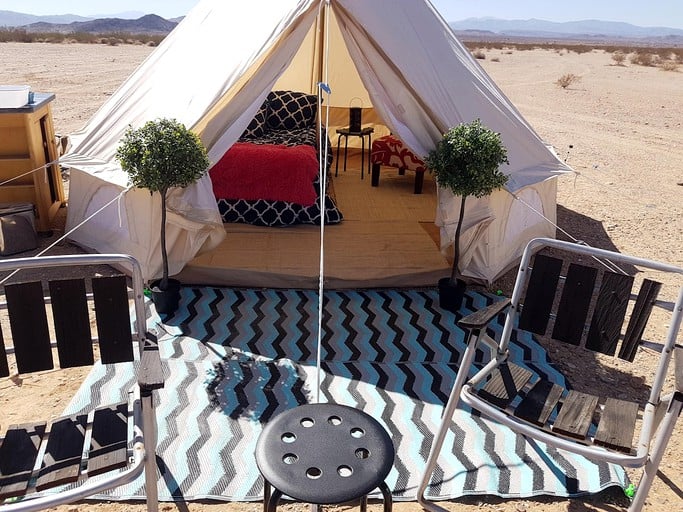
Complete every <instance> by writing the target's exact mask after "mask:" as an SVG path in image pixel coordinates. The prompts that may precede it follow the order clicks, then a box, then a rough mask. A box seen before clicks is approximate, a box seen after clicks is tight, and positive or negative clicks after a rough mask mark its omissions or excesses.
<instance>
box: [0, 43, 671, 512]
mask: <svg viewBox="0 0 683 512" xmlns="http://www.w3.org/2000/svg"><path fill="white" fill-rule="evenodd" d="M151 51H152V48H149V47H146V46H135V45H119V46H106V45H82V44H40V43H32V44H23V43H2V44H0V63H1V65H0V83H3V84H30V85H31V87H32V89H33V90H34V91H40V92H53V93H55V94H56V96H57V99H56V101H55V102H54V104H53V115H54V123H55V127H56V130H57V132H58V133H60V134H69V133H72V132H74V131H76V130H78V129H79V128H81V127H82V126H83V125H84V123H85V122H86V121H87V120H88V118H89V117H90V116H91V115H92V114H93V113H94V112H95V111H96V110H97V108H98V107H99V106H100V105H101V104H102V102H103V101H104V100H105V99H106V98H107V97H108V96H109V95H111V94H112V92H113V91H114V90H115V89H116V88H117V87H118V86H119V85H120V84H121V83H122V81H123V80H125V78H126V77H127V76H128V75H129V74H130V72H131V71H132V70H133V69H135V67H136V66H137V65H138V64H139V63H140V62H142V61H143V60H144V58H145V57H147V55H149V54H150V52H151ZM484 53H485V56H486V58H485V59H483V60H479V61H478V62H480V63H481V64H482V65H483V67H484V68H485V69H486V71H487V72H488V73H489V74H490V75H491V77H492V78H493V79H494V80H495V81H496V82H497V84H498V85H499V86H500V88H501V89H502V90H503V92H504V93H505V94H506V95H507V96H508V97H509V98H510V99H511V100H512V102H513V103H514V104H515V105H516V106H517V107H518V109H519V111H520V112H521V114H522V115H523V116H524V117H525V118H526V119H527V121H528V122H529V123H530V124H531V126H533V127H534V128H535V130H536V131H537V133H538V134H539V136H540V137H541V138H542V139H543V140H545V141H546V142H547V143H548V144H550V145H552V146H553V147H554V148H555V149H556V151H557V152H558V154H559V155H560V156H561V157H562V158H563V159H566V161H567V162H568V163H569V164H570V165H571V166H572V167H573V168H574V169H575V170H576V173H575V174H572V175H568V176H564V177H562V178H560V179H559V183H558V226H559V229H560V230H561V231H562V232H566V233H568V235H569V236H571V237H573V238H576V239H579V240H584V241H586V242H588V243H589V244H591V245H595V246H599V247H616V248H617V249H618V250H619V251H622V252H628V253H632V254H637V255H640V256H644V257H655V258H657V259H660V260H663V261H666V262H669V263H672V264H676V265H683V186H681V184H682V183H683V165H682V163H683V94H682V93H681V91H683V73H681V72H678V71H663V70H661V69H659V68H656V67H643V66H636V65H633V64H630V63H629V62H628V60H627V61H626V62H625V65H623V66H618V65H616V64H615V62H614V61H613V60H612V59H611V54H609V53H606V52H604V51H602V50H594V51H592V52H589V53H582V54H576V53H570V52H566V51H559V52H558V51H554V50H541V49H538V50H532V51H519V50H487V51H485V52H484ZM567 73H572V74H574V75H577V76H579V77H580V81H578V82H576V83H574V84H572V85H570V86H569V87H567V88H564V89H563V88H561V87H559V86H558V85H556V84H555V82H556V81H557V80H558V78H560V76H562V75H564V74H567ZM504 285H505V282H504V280H502V281H501V287H502V288H504ZM662 329H663V327H662ZM638 357H639V359H638V364H637V365H636V366H637V368H636V369H635V370H632V371H633V374H632V380H631V385H632V386H633V387H634V388H637V386H638V382H639V379H640V378H641V377H646V376H647V375H648V374H649V372H651V371H652V368H653V361H654V360H655V357H654V354H649V353H647V352H644V353H642V354H640V355H639V356H638ZM601 364H618V363H614V362H612V361H611V360H608V361H602V362H601ZM571 370H572V369H571V368H569V369H568V371H569V372H570V373H571ZM574 370H576V368H574ZM46 380H47V381H50V380H51V381H52V382H53V384H54V386H55V387H59V388H60V391H63V393H53V394H51V395H50V396H49V399H47V398H48V397H45V398H46V400H45V402H46V405H45V413H44V416H49V415H53V416H56V415H58V414H59V413H60V411H61V410H62V409H63V407H64V405H65V404H66V403H67V401H68V399H69V397H70V396H71V395H70V393H71V392H72V390H73V389H74V388H75V386H77V384H78V380H79V378H78V376H77V375H75V376H70V377H64V376H62V375H61V374H60V373H59V372H53V373H50V372H46V373H44V374H41V375H39V376H32V377H28V378H25V379H17V380H15V381H11V383H3V384H0V410H1V411H2V412H0V424H3V425H6V424H7V423H10V422H11V423H15V422H21V421H23V420H28V419H30V418H31V417H32V416H33V414H32V413H33V412H35V411H34V410H33V407H26V405H25V404H22V403H20V401H19V400H17V399H16V396H17V393H14V392H13V386H19V385H21V386H24V387H31V386H34V385H37V384H39V381H42V382H43V383H44V382H45V381H46ZM589 380H590V382H591V383H592V384H594V385H595V386H612V385H614V383H608V382H604V381H602V380H600V379H597V378H596V379H590V377H589ZM62 395H63V396H62ZM22 405H23V406H22ZM6 411H11V412H6ZM681 436H683V422H682V421H679V424H678V426H677V428H676V431H675V433H674V438H673V441H672V442H671V443H670V445H669V448H668V451H667V453H666V455H665V458H664V460H663V462H662V464H661V466H660V472H659V475H658V478H657V479H656V481H655V484H654V486H653V488H652V490H651V492H650V496H649V499H648V504H647V506H646V507H645V510H646V511H647V512H659V511H665V510H666V511H673V510H680V509H683V446H682V445H681V443H680V442H678V443H677V442H676V440H680V439H681ZM631 476H632V478H633V479H634V480H635V481H636V482H637V479H638V478H639V473H638V472H633V473H631ZM443 505H444V506H445V507H447V508H448V509H449V510H463V511H474V510H497V511H504V512H524V511H531V510H533V511H545V512H561V511H564V512H569V511H570V512H580V511H588V510H597V511H603V512H618V511H620V510H625V509H626V507H627V506H628V502H627V500H626V499H625V498H624V497H623V495H622V494H621V493H620V492H619V491H618V490H612V491H608V492H605V493H602V494H601V495H598V496H593V497H586V498H579V499H571V500H568V499H556V498H538V499H524V500H500V499H498V498H494V497H473V498H472V497H470V498H464V499H462V500H457V501H454V502H446V503H443ZM260 507H261V504H260V503H246V504H241V503H223V502H220V503H194V502H193V503H187V504H186V503H179V504H173V503H162V504H161V507H160V508H161V510H164V511H171V510H190V511H201V512H212V511H214V510H232V511H239V512H246V511H252V510H260ZM372 507H373V508H374V507H378V506H377V505H373V506H372ZM395 507H396V509H397V510H403V511H408V510H410V511H413V510H419V509H420V507H419V506H418V505H417V504H416V503H400V504H395ZM283 508H284V509H286V510H305V509H307V506H304V505H297V504H293V505H286V506H285V507H283ZM143 509H144V506H143V505H141V504H138V503H134V504H131V503H97V504H92V503H87V504H78V505H71V506H65V507H61V508H60V510H64V511H76V510H101V511H105V512H119V511H123V510H143ZM377 510H379V508H377Z"/></svg>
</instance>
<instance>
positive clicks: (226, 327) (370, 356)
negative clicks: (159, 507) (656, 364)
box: [67, 287, 626, 501]
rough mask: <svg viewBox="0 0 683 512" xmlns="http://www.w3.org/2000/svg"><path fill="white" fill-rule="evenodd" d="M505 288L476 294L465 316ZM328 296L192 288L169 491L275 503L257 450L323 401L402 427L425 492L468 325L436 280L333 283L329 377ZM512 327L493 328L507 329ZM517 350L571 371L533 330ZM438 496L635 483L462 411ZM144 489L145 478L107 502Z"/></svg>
mask: <svg viewBox="0 0 683 512" xmlns="http://www.w3.org/2000/svg"><path fill="white" fill-rule="evenodd" d="M493 300H495V297H489V296H485V295H482V294H479V293H475V292H468V294H467V296H466V300H465V303H464V305H463V308H462V313H465V314H466V313H469V312H471V311H473V310H475V309H478V308H480V307H482V306H485V305H486V304H489V303H491V301H493ZM317 311H318V302H317V293H316V292H314V291H297V290H253V289H246V290H240V289H228V288H207V287H201V288H199V287H198V288H184V289H183V292H182V301H181V307H180V309H179V311H178V312H177V313H176V314H175V315H173V316H172V317H170V318H164V320H163V322H162V320H161V319H160V318H159V317H158V316H157V315H156V314H155V313H154V312H153V311H152V312H151V313H150V316H149V318H148V325H149V327H150V329H154V330H156V331H157V333H158V334H159V335H160V350H161V354H162V358H164V359H165V363H164V364H165V365H166V375H167V380H166V385H165V389H163V390H162V391H161V393H160V394H159V405H158V409H157V416H158V418H159V444H158V454H159V460H160V461H161V463H160V467H161V470H162V471H161V473H162V474H161V476H160V485H159V490H160V499H161V500H195V499H207V498H208V499H219V500H234V501H250V500H260V499H262V492H263V482H262V479H261V478H260V475H259V473H258V469H257V467H256V463H255V459H254V447H255V444H256V440H257V438H258V436H259V433H260V432H261V430H262V426H263V425H264V424H265V423H267V422H268V420H269V419H270V418H272V417H273V416H274V415H276V414H278V413H279V412H282V411H284V410H287V409H289V408H292V407H295V406H297V405H298V404H303V403H307V402H313V401H315V400H316V395H317V389H316V388H317V383H318V382H320V395H319V396H320V398H319V400H320V401H322V402H328V401H329V402H336V403H340V404H345V405H350V406H353V407H357V408H359V409H362V410H364V411H366V412H368V413H369V414H371V415H372V416H373V417H375V418H377V419H379V421H380V422H381V423H382V424H383V425H384V426H385V428H386V429H387V430H388V431H389V432H390V434H391V436H392V439H393V441H394V444H395V447H396V452H397V457H396V460H395V464H394V467H393V469H392V471H391V473H390V474H389V477H388V480H387V483H388V485H389V487H390V488H391V489H392V491H393V494H394V497H395V499H397V500H414V499H415V495H416V488H417V485H418V482H419V478H420V476H421V472H422V470H423V468H424V463H425V460H426V457H427V454H428V451H429V447H430V445H431V441H432V437H433V434H434V432H436V430H437V428H438V424H439V420H440V417H441V413H442V409H443V406H444V404H445V401H446V399H447V396H448V391H449V386H450V385H451V384H452V382H453V380H454V378H455V373H456V372H457V370H458V366H457V362H458V360H459V358H460V354H461V353H462V351H463V349H464V333H463V332H462V331H460V330H459V329H458V328H457V327H456V321H457V315H455V314H453V313H450V312H447V311H443V310H441V309H440V308H439V307H438V298H437V293H436V291H434V290H368V291H327V292H325V302H324V317H323V335H322V347H321V354H322V360H323V365H322V373H321V375H320V376H318V375H317V373H316V364H315V360H316V350H317V349H316V343H317ZM500 329H501V326H500V325H494V326H493V327H492V328H491V334H492V335H493V336H494V337H495V336H497V335H498V334H499V331H500ZM512 349H513V350H515V351H518V357H517V359H518V360H524V361H525V362H526V365H527V366H529V367H530V368H533V369H534V370H535V371H537V372H541V373H542V374H544V375H545V377H546V378H547V379H549V380H554V381H556V382H562V381H563V377H562V376H561V375H560V374H559V372H557V370H556V369H555V368H554V367H553V365H552V364H551V363H550V362H549V361H548V359H547V357H546V353H545V351H544V350H543V349H542V348H541V346H540V345H538V344H537V343H536V341H534V340H533V339H532V338H531V337H527V336H522V335H519V336H517V337H516V338H515V343H514V346H513V347H512ZM131 383H132V371H131V369H130V367H125V366H121V367H120V368H119V367H117V368H116V369H115V370H114V371H111V370H110V371H106V370H105V369H104V368H102V367H101V366H97V367H95V368H94V369H93V371H92V372H91V374H90V376H89V378H88V381H87V382H86V383H85V384H84V385H83V387H82V388H81V391H80V392H79V393H78V395H77V396H76V397H75V398H74V400H73V401H72V403H71V404H70V406H69V410H68V411H67V412H69V413H73V412H80V411H81V410H84V409H88V408H90V407H93V405H94V404H97V403H99V402H108V401H115V400H119V399H120V397H121V396H122V395H123V394H125V392H126V390H127V389H128V388H129V386H130V385H131ZM444 446H445V447H450V449H448V448H445V449H444V453H443V454H442V456H441V458H440V459H439V465H438V468H437V471H436V472H435V476H434V478H433V481H432V485H431V487H430V489H429V491H428V495H429V496H431V497H432V498H434V499H450V498H456V497H460V496H464V495H468V494H490V495H497V496H501V497H528V496H533V495H539V494H548V495H558V496H571V495H580V494H586V493H594V492H599V491H601V490H603V489H605V488H607V487H609V486H612V485H618V486H624V485H625V484H626V476H625V474H624V471H623V469H621V468H619V467H616V466H613V465H609V464H604V463H593V462H589V461H587V460H586V459H584V458H582V457H577V456H574V455H571V454H569V453H566V452H563V451H561V450H556V449H552V448H547V447H545V446H543V445H541V444H537V443H531V442H528V441H526V440H525V439H524V438H523V437H521V436H517V435H515V434H514V433H512V432H510V431H509V430H507V429H505V428H503V427H501V426H500V425H498V424H496V423H494V422H491V421H488V420H486V419H483V418H481V417H480V416H478V415H475V414H472V413H471V412H470V411H468V410H464V409H463V410H458V411H457V413H456V416H455V418H454V421H453V424H452V427H451V430H450V432H449V434H448V437H447V439H446V442H445V444H444ZM142 496H144V489H143V482H142V479H139V480H138V481H136V482H134V483H133V484H130V485H129V486H127V487H124V488H121V489H118V490H117V491H116V494H111V495H107V496H106V497H107V498H108V499H136V498H142Z"/></svg>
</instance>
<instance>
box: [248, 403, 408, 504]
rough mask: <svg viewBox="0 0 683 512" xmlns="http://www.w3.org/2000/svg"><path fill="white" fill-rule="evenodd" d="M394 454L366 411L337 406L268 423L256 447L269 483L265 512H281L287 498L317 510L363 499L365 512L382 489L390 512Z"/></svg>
mask: <svg viewBox="0 0 683 512" xmlns="http://www.w3.org/2000/svg"><path fill="white" fill-rule="evenodd" d="M394 455H395V453H394V445H393V443H392V442H391V438H390V437H389V434H388V433H387V431H386V430H384V428H383V427H382V425H380V424H379V422H377V420H375V419H374V418H373V417H372V416H370V415H368V414H366V413H365V412H363V411H360V410H358V409H354V408H352V407H348V406H345V405H337V404H307V405H301V406H299V407H295V408H294V409H290V410H288V411H285V412H283V413H281V414H279V415H277V416H276V417H275V418H273V419H272V420H271V421H270V422H268V424H267V425H266V426H265V427H264V429H263V432H261V435H260V436H259V439H258V442H257V443H256V464H257V465H258V468H259V471H260V472H261V474H262V475H263V478H264V481H265V482H264V488H263V509H264V510H266V511H268V512H275V510H276V508H277V505H278V503H279V501H280V498H281V497H282V495H283V494H286V495H287V496H289V497H291V498H293V499H295V500H297V501H302V502H306V503H313V504H316V505H333V504H339V503H346V502H348V501H352V500H356V499H360V506H361V510H362V511H363V512H364V511H365V510H366V508H367V494H368V493H369V492H370V491H372V490H373V489H375V488H379V489H380V491H381V492H382V496H383V498H384V512H390V511H391V504H392V501H391V491H390V490H389V488H388V487H387V485H386V483H385V482H384V479H385V478H386V476H387V475H388V474H389V471H390V470H391V467H392V466H393V463H394ZM271 486H272V487H273V489H272V494H271Z"/></svg>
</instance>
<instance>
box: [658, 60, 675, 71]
mask: <svg viewBox="0 0 683 512" xmlns="http://www.w3.org/2000/svg"><path fill="white" fill-rule="evenodd" d="M678 66H679V64H678V63H677V62H674V61H672V60H667V61H664V62H660V64H659V69H661V70H662V71H678Z"/></svg>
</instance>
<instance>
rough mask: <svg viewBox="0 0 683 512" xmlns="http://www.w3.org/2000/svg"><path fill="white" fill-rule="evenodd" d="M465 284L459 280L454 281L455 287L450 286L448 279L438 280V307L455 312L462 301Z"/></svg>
mask: <svg viewBox="0 0 683 512" xmlns="http://www.w3.org/2000/svg"><path fill="white" fill-rule="evenodd" d="M466 289H467V283H465V281H462V280H460V279H456V284H455V286H454V285H453V284H451V280H450V278H448V277H444V278H443V279H439V305H440V306H441V308H442V309H445V310H447V311H452V312H454V313H455V312H456V311H458V310H459V309H460V306H461V305H462V299H463V297H464V296H465V290H466Z"/></svg>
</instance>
